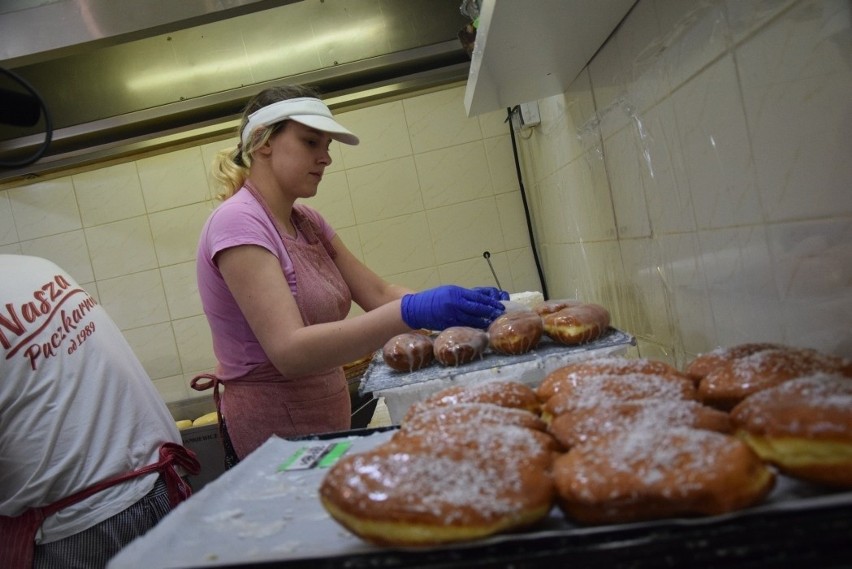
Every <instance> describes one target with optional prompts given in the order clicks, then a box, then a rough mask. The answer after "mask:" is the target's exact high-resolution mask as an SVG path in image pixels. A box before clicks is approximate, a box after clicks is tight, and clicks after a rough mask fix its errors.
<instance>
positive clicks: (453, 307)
mask: <svg viewBox="0 0 852 569" xmlns="http://www.w3.org/2000/svg"><path fill="white" fill-rule="evenodd" d="M503 294H505V293H503V292H502V291H499V290H498V289H494V288H485V287H483V288H479V289H469V288H463V287H460V286H455V285H444V286H439V287H437V288H433V289H429V290H425V291H423V292H418V293H414V294H407V295H405V296H403V297H402V319H403V320H404V321H405V323H406V324H407V325H408V326H410V327H411V328H415V329H416V328H426V329H428V330H443V329H445V328H449V327H450V326H471V327H474V328H487V327H488V325H489V324H491V322H492V321H493V320H494V319H495V318H497V317H498V316H500V315H501V314H502V313H503V311H504V310H505V307H504V306H503V304H502V303H501V302H500V298H502V295H503Z"/></svg>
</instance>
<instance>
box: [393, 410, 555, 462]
mask: <svg viewBox="0 0 852 569" xmlns="http://www.w3.org/2000/svg"><path fill="white" fill-rule="evenodd" d="M413 423H414V424H412V425H409V426H408V427H407V428H404V429H400V430H399V431H397V432H396V433H394V436H393V437H392V438H391V440H390V441H389V442H388V443H387V444H389V445H396V446H399V447H402V448H404V449H405V450H406V451H409V452H415V451H420V450H423V451H428V452H431V453H435V452H439V453H440V454H442V455H453V456H456V455H460V454H467V453H470V452H482V453H485V454H486V455H487V454H488V453H491V452H492V451H493V452H494V453H495V454H496V455H498V456H502V455H510V454H513V455H515V456H516V457H517V460H523V461H527V462H530V463H534V464H536V465H537V466H538V468H541V469H544V470H549V469H550V465H551V463H552V462H553V459H554V458H555V453H557V452H558V451H560V450H562V448H561V447H560V446H559V444H558V443H557V442H556V439H554V438H553V437H552V436H551V435H550V434H549V433H547V432H545V431H542V430H538V429H528V428H526V427H521V426H518V425H509V424H498V423H490V424H483V425H475V426H474V425H471V424H464V423H455V424H438V423H431V424H423V425H422V427H423V428H417V427H416V424H417V423H416V421H414V422H413Z"/></svg>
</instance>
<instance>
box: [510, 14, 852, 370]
mask: <svg viewBox="0 0 852 569" xmlns="http://www.w3.org/2000/svg"><path fill="white" fill-rule="evenodd" d="M850 25H852V4H850V2H848V1H846V0H800V1H792V0H753V1H748V2H743V1H741V0H728V1H722V0H704V1H701V2H691V1H690V2H684V1H682V0H639V2H638V3H637V4H636V6H635V7H634V9H633V10H632V11H631V13H630V14H629V16H628V17H627V19H626V20H625V21H624V22H623V23H622V25H621V26H620V27H619V28H618V30H617V31H616V33H615V34H614V35H613V36H612V37H611V38H610V39H609V40H608V42H607V43H606V45H604V46H603V48H602V49H601V50H600V51H599V52H598V54H597V55H596V56H595V58H594V60H593V61H592V62H591V63H590V65H589V66H588V67H587V68H586V69H585V70H584V71H583V73H582V74H581V75H580V76H579V77H578V78H577V80H576V81H575V82H574V84H573V85H572V86H571V87H570V88H569V90H568V92H566V93H565V94H564V95H561V96H556V97H551V98H548V99H546V100H542V101H539V104H540V110H541V115H542V124H541V125H540V126H539V127H536V128H535V129H533V130H532V131H530V132H529V134H528V135H526V136H525V138H526V140H523V141H522V144H521V149H522V154H523V157H524V160H523V162H524V165H525V172H526V177H527V182H526V185H527V187H528V189H529V190H530V194H531V195H532V198H531V203H532V204H533V209H534V213H535V218H536V220H537V240H538V244H539V247H540V249H541V251H542V255H543V258H544V266H545V268H546V271H545V274H546V281H547V283H548V286H549V289H550V290H549V292H550V296H551V297H559V296H566V297H580V298H585V299H590V300H596V301H599V302H602V303H604V304H606V305H607V306H610V307H611V309H612V311H613V316H614V321H615V323H616V324H617V325H619V326H620V327H622V328H624V329H626V330H629V331H630V332H632V333H634V334H635V335H636V336H637V337H638V339H639V352H640V353H641V354H642V355H646V356H652V357H663V358H666V359H668V360H670V361H673V362H676V363H678V364H682V363H683V362H684V361H685V360H687V359H689V358H690V357H691V356H692V355H694V354H696V353H698V352H701V351H706V350H708V349H711V348H713V347H715V346H719V345H730V344H733V343H738V342H745V341H750V340H768V341H776V342H784V343H788V344H792V345H799V346H808V347H818V348H822V349H826V350H828V351H830V352H834V353H838V354H845V355H848V356H852V136H850V133H852V51H850V45H852V29H850Z"/></svg>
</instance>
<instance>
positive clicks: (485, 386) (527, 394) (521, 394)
mask: <svg viewBox="0 0 852 569" xmlns="http://www.w3.org/2000/svg"><path fill="white" fill-rule="evenodd" d="M460 403H491V404H492V405H499V406H500V407H509V408H511V409H523V410H524V411H529V412H530V413H535V414H538V413H539V411H540V410H541V405H540V404H539V401H538V397H536V394H535V391H533V389H532V387H529V386H527V385H524V384H523V383H519V382H516V381H502V380H495V381H486V382H482V383H474V384H471V385H454V386H452V387H446V388H444V389H441V390H440V391H436V392H435V393H433V394H432V395H429V396H428V397H426V398H425V399H423V400H422V401H418V402H417V403H415V404H414V405H412V406H411V407H410V408H409V410H408V412H407V413H406V417H411V416H413V415H414V414H415V413H419V412H421V411H422V410H423V409H429V408H432V407H446V406H449V405H458V404H460Z"/></svg>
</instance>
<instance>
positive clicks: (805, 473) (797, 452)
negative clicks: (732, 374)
mask: <svg viewBox="0 0 852 569" xmlns="http://www.w3.org/2000/svg"><path fill="white" fill-rule="evenodd" d="M731 422H732V424H733V426H734V429H735V432H736V435H737V436H738V437H740V438H741V439H742V440H744V441H745V442H746V443H747V444H748V445H749V446H750V447H751V448H752V449H754V451H755V452H756V453H757V454H758V455H759V456H760V457H761V458H762V459H763V460H765V461H767V462H769V463H771V464H773V465H775V466H776V467H777V468H778V470H779V471H781V472H783V473H785V474H787V475H789V476H793V477H795V478H800V479H803V480H807V481H809V482H815V483H818V484H824V485H828V486H834V487H839V488H852V379H849V378H848V377H845V376H843V375H839V374H815V375H811V376H806V377H800V378H797V379H791V380H790V381H787V382H784V383H782V384H780V385H777V386H775V387H770V388H768V389H764V390H763V391H760V392H758V393H755V394H754V395H750V396H749V397H746V398H745V399H744V400H743V401H742V402H741V403H740V404H739V405H737V406H736V407H735V408H734V409H733V411H731Z"/></svg>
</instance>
